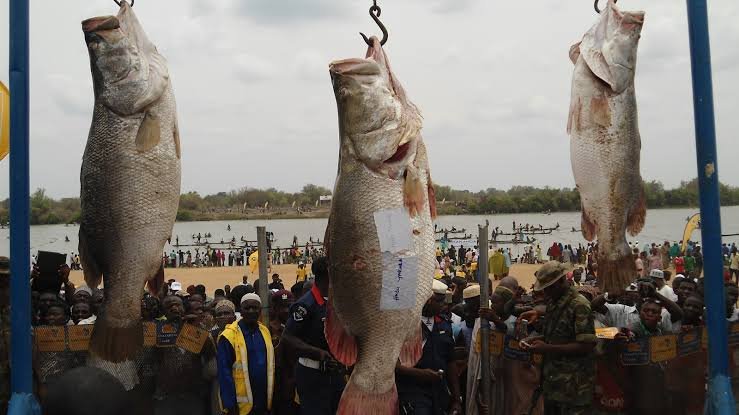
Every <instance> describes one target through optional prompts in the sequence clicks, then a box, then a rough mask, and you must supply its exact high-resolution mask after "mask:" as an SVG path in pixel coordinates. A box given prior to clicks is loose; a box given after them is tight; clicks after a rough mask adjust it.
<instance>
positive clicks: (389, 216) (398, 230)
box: [374, 208, 413, 254]
mask: <svg viewBox="0 0 739 415" xmlns="http://www.w3.org/2000/svg"><path fill="white" fill-rule="evenodd" d="M374 217H375V227H376V228H377V237H378V238H379V239H380V251H381V252H391V253H394V254H398V253H404V252H408V251H411V250H412V249H413V245H412V241H411V218H410V216H409V215H408V212H407V211H406V210H405V209H403V208H397V209H385V210H378V211H377V212H375V213H374Z"/></svg>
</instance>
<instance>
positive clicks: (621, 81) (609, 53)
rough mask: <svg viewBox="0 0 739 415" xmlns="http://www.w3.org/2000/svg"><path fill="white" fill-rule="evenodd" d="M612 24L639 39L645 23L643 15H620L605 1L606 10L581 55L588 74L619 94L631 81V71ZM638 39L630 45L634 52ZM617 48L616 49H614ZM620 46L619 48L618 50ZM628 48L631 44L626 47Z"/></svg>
mask: <svg viewBox="0 0 739 415" xmlns="http://www.w3.org/2000/svg"><path fill="white" fill-rule="evenodd" d="M614 24H615V25H618V26H619V27H620V28H621V29H623V30H624V31H626V32H628V33H629V34H630V35H632V36H631V38H633V35H636V38H635V39H638V35H639V33H640V32H641V28H642V26H643V24H644V14H643V13H642V12H623V13H622V12H620V11H619V10H618V9H617V8H616V4H615V3H614V2H611V1H609V2H608V8H607V9H606V10H603V12H602V13H601V14H600V19H599V20H598V23H597V24H596V25H594V26H593V27H592V28H591V29H590V30H589V31H588V32H587V33H585V36H583V39H582V42H581V44H580V52H581V54H582V55H581V56H582V57H583V59H585V63H586V64H587V65H588V68H589V69H590V71H591V72H592V73H593V74H594V75H595V76H596V77H597V78H599V79H600V80H601V81H603V82H604V83H606V84H607V85H608V87H609V88H610V89H611V90H612V91H613V92H615V93H616V94H620V93H622V92H623V91H625V90H626V89H627V88H628V87H629V86H631V85H633V82H634V69H633V68H627V67H626V66H625V65H624V62H623V57H622V56H620V55H621V54H623V48H624V47H625V46H624V45H623V44H619V43H621V42H620V41H618V40H614V37H615V36H618V35H614V33H620V32H619V31H616V30H614V29H615V28H614ZM637 44H638V40H637V41H634V42H633V52H634V53H636V47H637ZM615 45H618V46H615ZM619 46H620V47H619ZM629 46H631V45H629Z"/></svg>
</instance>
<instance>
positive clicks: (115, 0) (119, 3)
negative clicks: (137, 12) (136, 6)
mask: <svg viewBox="0 0 739 415" xmlns="http://www.w3.org/2000/svg"><path fill="white" fill-rule="evenodd" d="M122 1H125V0H113V2H115V4H117V5H118V7H121V2H122ZM135 1H136V0H131V7H133V3H134V2H135Z"/></svg>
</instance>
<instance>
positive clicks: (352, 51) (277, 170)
mask: <svg viewBox="0 0 739 415" xmlns="http://www.w3.org/2000/svg"><path fill="white" fill-rule="evenodd" d="M370 4H371V2H370V1H369V0H365V1H356V0H351V1H346V0H311V1H309V0H178V1H173V0H138V1H137V2H136V4H135V7H134V10H135V11H136V13H137V15H138V17H139V19H140V21H141V22H142V24H143V25H144V27H145V28H146V30H147V32H148V34H149V37H150V38H151V40H152V41H153V42H154V43H155V44H156V45H157V46H158V48H159V51H160V52H161V53H162V54H163V55H164V56H165V57H166V58H167V59H168V60H169V71H170V74H171V76H172V82H173V85H174V89H175V94H176V98H177V104H178V112H179V125H180V129H181V139H182V146H183V158H182V172H183V173H182V190H183V191H190V190H195V191H198V192H201V193H204V194H207V193H215V192H218V191H224V190H225V191H227V190H233V189H238V188H241V187H243V186H249V187H276V188H279V189H283V190H289V191H296V190H299V189H300V188H301V187H302V186H303V185H304V184H306V183H314V184H319V185H323V186H327V187H332V186H333V182H334V179H335V174H336V163H337V154H338V128H337V120H336V105H335V100H334V96H333V91H332V88H331V82H330V78H329V74H328V63H329V62H330V61H331V60H333V59H340V58H348V57H356V56H364V53H365V51H366V46H365V45H364V42H363V41H362V40H361V38H360V37H359V35H358V34H357V32H359V31H365V32H366V33H371V34H374V33H378V30H377V29H376V26H375V24H374V23H373V22H372V21H371V20H370V18H369V16H368V15H367V9H368V7H369V6H370ZM379 4H380V6H382V7H383V14H382V20H383V21H384V22H385V23H386V25H387V26H388V28H389V30H390V40H389V43H388V44H387V46H386V51H387V53H388V55H389V57H390V60H391V62H392V64H393V68H394V70H395V72H396V75H397V76H398V78H399V79H400V80H401V82H402V83H403V84H404V86H405V88H406V90H407V91H408V94H409V96H410V98H411V99H412V100H413V101H414V102H415V103H416V104H417V105H418V106H419V107H420V108H421V110H422V111H423V114H424V117H425V122H424V129H423V134H424V137H425V141H426V143H427V147H428V149H429V155H430V162H431V169H432V174H433V178H434V180H435V181H436V182H437V183H440V184H447V185H451V186H453V187H455V188H466V189H470V190H480V189H485V188H489V187H496V188H503V189H505V188H509V187H510V186H513V185H533V186H545V185H548V186H556V187H572V186H574V181H573V179H572V172H571V169H570V161H569V139H568V136H567V134H566V131H565V127H566V123H567V112H568V106H569V100H570V81H571V73H572V69H573V66H572V64H571V63H570V61H569V58H568V50H569V48H570V46H571V45H572V44H573V43H575V42H577V41H579V40H580V38H581V37H582V35H583V34H584V33H585V31H586V30H587V29H588V28H589V27H590V26H591V25H592V24H593V23H594V21H595V19H596V15H595V12H594V11H593V9H592V2H591V1H589V0H580V1H574V0H568V1H553V0H540V1H524V0H516V1H513V0H506V1H503V0H392V1H389V0H385V1H383V0H380V1H379ZM619 5H620V6H621V7H623V8H624V9H630V8H645V9H646V19H645V25H644V30H643V32H642V40H641V44H640V48H639V58H638V68H637V78H636V90H637V99H638V104H639V121H640V127H641V134H642V176H643V177H644V178H645V179H646V180H655V179H656V180H660V181H662V182H663V183H664V184H665V185H666V186H668V187H673V186H676V185H678V184H679V182H680V181H681V180H686V179H690V178H692V177H694V176H695V172H696V167H695V148H694V138H693V131H694V130H693V116H692V115H693V113H692V98H691V84H690V60H689V54H688V33H687V17H686V10H685V2H684V1H678V0H669V1H667V0H660V1H657V0H649V1H647V0H641V1H634V0H622V1H620V2H619ZM116 12H117V6H116V5H115V4H114V3H113V1H112V0H94V1H92V0H64V1H32V2H31V65H32V69H31V95H32V96H31V188H32V190H33V189H35V188H38V187H43V188H46V189H47V193H48V194H50V195H52V196H54V197H60V196H77V195H78V194H79V170H80V163H81V158H82V154H83V151H84V147H85V142H86V140H87V133H88V130H89V127H90V120H91V118H92V105H93V94H92V81H91V75H90V70H89V58H88V55H87V50H86V46H85V43H84V39H83V34H82V30H81V26H80V22H81V21H82V20H83V19H86V18H89V17H93V16H98V15H106V14H115V13H116ZM709 12H710V19H711V40H712V49H713V50H712V52H713V63H714V66H713V70H714V72H713V74H714V89H715V104H716V116H717V134H718V146H719V154H720V156H719V168H720V170H719V175H720V179H721V180H722V181H723V182H725V183H729V184H732V185H739V162H738V161H739V144H738V142H737V137H736V131H739V81H737V76H738V75H739V49H737V47H736V45H737V44H739V26H737V25H736V22H737V20H738V19H739V3H738V2H735V1H728V0H722V1H715V2H711V9H710V11H709ZM7 24H8V7H7V2H5V4H4V5H3V6H2V7H0V25H2V27H7ZM0 33H7V31H2V32H0ZM4 39H5V38H4V37H3V40H2V41H1V42H0V68H2V70H1V71H0V80H2V81H3V82H4V83H6V84H7V80H8V71H7V67H8V62H7V59H8V58H7V55H8V49H7V48H8V45H7V41H6V40H4ZM8 171H9V169H8V161H7V159H6V160H4V161H2V162H1V163H0V176H1V177H4V178H5V179H3V180H0V197H2V198H4V197H6V196H7V193H8V181H7V175H8Z"/></svg>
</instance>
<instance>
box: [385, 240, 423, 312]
mask: <svg viewBox="0 0 739 415" xmlns="http://www.w3.org/2000/svg"><path fill="white" fill-rule="evenodd" d="M417 279H418V257H416V256H409V257H401V256H398V255H395V254H391V253H389V252H383V253H382V294H381V296H380V310H407V309H410V308H413V307H415V306H416V288H417Z"/></svg>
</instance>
